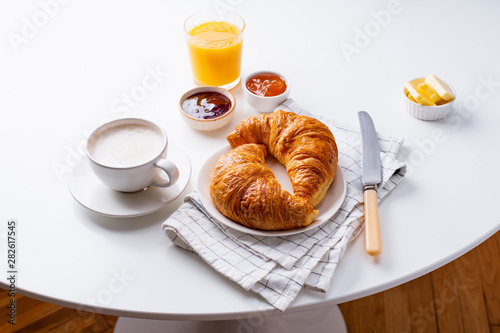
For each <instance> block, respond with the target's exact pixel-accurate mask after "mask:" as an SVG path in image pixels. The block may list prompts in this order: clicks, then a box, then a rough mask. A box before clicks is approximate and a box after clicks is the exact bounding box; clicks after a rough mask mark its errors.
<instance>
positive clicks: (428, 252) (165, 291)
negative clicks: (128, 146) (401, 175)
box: [0, 0, 500, 320]
mask: <svg viewBox="0 0 500 333" xmlns="http://www.w3.org/2000/svg"><path fill="white" fill-rule="evenodd" d="M211 8H214V9H216V10H220V11H224V10H234V11H236V12H237V13H239V14H240V15H241V16H242V17H243V18H244V19H245V22H246V29H245V37H244V38H245V39H244V47H243V63H242V71H243V76H245V75H246V74H248V73H250V72H253V71H257V70H266V69H267V70H275V71H278V72H281V73H283V74H284V75H285V76H286V77H287V78H288V79H289V80H290V82H291V95H290V97H292V98H293V99H294V100H295V101H297V102H298V103H299V104H301V105H302V106H303V107H304V108H305V109H307V110H308V111H310V112H312V113H316V114H322V115H325V116H327V117H329V118H331V119H335V120H340V121H342V122H345V123H350V124H352V125H353V126H358V120H357V112H358V111H360V110H366V111H368V112H369V113H370V115H371V116H372V118H373V120H374V122H375V125H376V128H377V130H378V131H379V132H382V133H388V134H392V135H395V136H399V137H403V138H404V139H405V142H404V145H403V147H402V149H401V151H400V153H399V155H398V159H400V160H401V161H403V162H405V163H406V164H407V168H408V169H407V170H408V172H407V175H406V177H405V179H404V181H403V182H402V183H401V184H400V185H398V186H397V187H396V188H395V189H394V191H392V192H391V193H390V194H389V195H388V196H387V197H386V198H385V199H384V200H383V202H382V203H381V204H380V206H379V216H380V229H381V238H382V246H383V250H382V253H381V255H380V256H379V257H378V258H376V259H374V258H372V257H370V256H368V255H367V254H366V253H365V251H364V244H363V239H362V237H358V238H357V239H355V240H354V242H353V243H352V244H351V245H350V247H349V248H348V250H347V251H346V254H345V256H344V258H343V259H342V261H341V262H340V264H339V265H338V268H337V271H336V273H335V275H334V277H333V280H332V283H331V287H330V289H329V290H328V292H327V293H319V292H315V291H311V290H302V291H301V292H300V293H299V295H298V297H297V298H296V299H295V300H294V302H293V303H292V304H291V305H290V308H289V310H288V311H292V312H293V311H299V310H304V309H312V308H315V307H321V306H325V305H329V304H337V303H341V302H344V301H349V300H353V299H356V298H359V297H363V296H366V295H370V294H373V293H376V292H379V291H382V290H385V289H388V288H391V287H393V286H396V285H399V284H401V283H404V282H406V281H408V280H411V279H413V278H416V277H419V276H421V275H423V274H425V273H427V272H429V271H432V270H434V269H436V268H438V267H440V266H442V265H444V264H446V263H447V262H449V261H451V260H453V259H455V258H457V257H458V256H460V255H462V254H463V253H465V252H467V251H468V250H470V249H471V248H473V247H474V246H476V245H478V244H479V243H480V242H482V241H483V240H485V239H486V238H488V237H489V236H490V235H492V234H493V233H494V232H496V231H497V230H499V228H500V220H499V218H498V216H497V215H496V214H495V211H494V210H493V211H492V210H491V208H492V207H495V205H496V203H497V201H498V194H495V193H497V192H496V190H497V189H498V187H499V186H500V182H499V178H497V177H496V176H495V175H494V172H495V171H496V170H498V169H499V168H500V158H499V154H498V141H499V134H498V133H499V131H498V130H495V126H497V125H498V123H497V122H499V121H500V113H499V112H498V108H499V106H500V62H499V61H498V59H499V55H500V45H499V44H498V43H497V42H496V39H495V38H496V33H497V32H498V31H500V21H499V20H498V18H497V13H498V12H500V4H499V3H497V2H494V1H489V2H487V3H481V4H480V5H479V4H476V3H472V2H467V3H465V2H463V3H462V2H460V3H458V2H454V1H441V2H439V3H435V2H431V1H419V2H410V1H398V0H389V1H376V2H370V3H362V2H341V1H332V2H321V3H313V2H307V1H293V2H291V1H273V2H269V1H251V2H250V1H241V0H216V1H208V2H207V1H189V2H181V1H161V2H159V1H140V2H139V1H123V0H122V1H107V2H102V1H62V0H53V1H46V2H3V3H2V4H1V5H0V22H1V23H0V29H1V35H2V36H3V39H2V41H3V42H2V47H1V51H0V52H1V53H0V57H1V60H2V61H1V62H0V72H1V73H2V74H1V79H0V96H1V98H0V109H1V112H2V121H1V122H0V142H1V143H0V145H1V152H2V162H1V165H0V170H1V172H0V179H1V182H0V184H1V189H2V190H1V191H0V206H1V210H0V221H1V222H2V223H1V227H0V228H1V230H0V237H1V240H2V244H6V243H8V240H9V238H8V237H9V235H8V232H9V229H8V227H9V225H8V223H9V222H12V221H13V222H14V223H15V227H16V232H17V233H16V250H17V251H16V258H15V259H16V266H15V269H16V270H17V279H16V281H15V288H16V291H17V292H19V293H21V294H24V295H27V296H31V297H34V298H37V299H40V300H44V301H47V302H51V303H56V304H61V305H65V306H69V307H73V308H80V309H86V310H90V311H96V312H102V313H107V314H113V315H121V316H131V317H142V318H155V319H178V320H184V319H185V320H189V319H191V320H197V319H231V318H236V317H237V316H238V315H241V314H251V313H258V312H273V311H275V310H273V308H272V307H271V306H270V305H269V304H268V303H266V302H265V301H264V300H263V299H261V298H260V297H259V296H258V295H256V294H254V293H252V292H247V291H245V290H243V289H242V288H241V287H240V286H238V285H236V284H235V283H233V282H230V281H229V280H228V279H226V278H224V277H223V276H222V275H220V274H219V273H217V272H216V271H215V270H213V269H212V268H211V267H210V266H209V265H207V264H206V263H205V262H203V260H201V259H200V258H199V257H198V256H197V255H195V254H193V253H190V252H187V251H185V250H183V249H180V248H178V247H176V246H175V245H173V244H172V243H171V242H170V240H169V239H168V238H167V237H166V236H165V235H164V234H163V231H162V229H161V224H162V222H163V221H165V220H166V219H167V218H168V217H169V216H170V215H171V214H172V212H174V211H175V210H176V209H177V208H178V207H179V206H180V205H181V204H182V202H183V197H184V196H185V195H186V194H188V193H189V192H190V191H192V190H193V189H195V188H196V180H197V175H198V173H199V171H200V167H201V165H202V163H203V162H204V161H205V160H206V159H207V158H208V157H209V156H210V155H211V154H212V153H213V152H214V151H216V150H217V149H219V148H220V147H222V146H224V145H225V144H226V141H225V136H226V135H227V134H228V133H229V132H230V131H231V130H232V129H233V128H234V126H236V124H237V123H238V122H239V121H240V120H242V119H243V118H246V117H248V116H252V115H256V114H258V112H257V111H255V110H254V109H252V108H251V107H250V106H249V105H248V104H247V103H246V101H245V100H244V97H243V93H242V89H241V84H240V85H238V86H237V87H236V88H234V89H232V92H233V93H234V95H235V97H236V100H237V103H236V110H235V116H234V119H233V120H232V122H231V123H230V124H228V125H227V126H225V127H223V128H221V129H219V130H216V131H212V132H201V131H196V130H194V129H191V128H190V127H189V126H188V125H187V124H185V123H184V122H183V120H182V119H181V116H180V114H179V112H178V109H177V103H178V100H179V98H180V96H181V95H182V94H183V93H184V92H185V91H187V90H188V89H190V88H192V87H194V82H193V80H192V76H191V70H190V65H189V57H188V54H187V47H186V45H185V40H184V35H183V34H184V31H183V22H184V20H185V19H186V18H187V17H188V16H189V15H190V14H192V13H193V12H197V11H200V10H204V9H211ZM429 74H435V75H437V76H439V77H441V78H442V79H444V80H445V81H446V82H448V83H450V84H451V85H452V86H453V88H454V89H455V91H456V92H457V100H456V102H455V111H454V113H452V114H451V115H449V116H448V117H446V118H445V119H443V120H441V121H435V122H425V121H420V120H417V119H415V118H412V117H411V116H410V115H408V114H407V113H406V111H405V108H404V98H405V97H404V95H403V84H404V82H405V81H407V80H410V79H413V78H418V77H425V76H427V75H429ZM121 117H139V118H146V119H149V120H153V121H154V122H156V123H157V124H159V125H160V126H161V127H162V128H164V129H165V131H166V132H167V133H168V136H169V139H170V143H171V144H172V145H175V146H176V147H178V148H179V149H180V150H181V151H182V152H184V153H185V155H186V156H187V157H188V158H189V161H190V164H191V168H192V173H191V178H190V180H189V183H188V184H187V187H186V188H185V189H184V191H182V193H179V194H180V195H179V196H178V198H177V199H175V200H173V201H171V202H169V203H168V204H166V205H165V206H164V207H163V208H161V209H160V210H158V211H156V212H153V213H151V214H147V215H145V216H141V217H132V218H113V217H107V216H103V215H101V214H98V213H95V212H92V211H90V210H88V209H86V208H84V207H82V206H81V205H80V204H79V203H77V202H76V201H75V200H74V199H73V197H72V195H71V194H70V191H69V190H68V182H69V181H70V179H71V177H72V176H73V175H74V174H75V173H76V172H78V170H79V169H80V168H82V167H83V165H84V164H85V163H86V161H85V156H84V150H83V147H84V144H85V141H86V138H87V136H88V135H89V134H90V133H91V132H92V130H93V129H94V128H95V127H97V126H98V125H99V124H101V123H103V122H106V121H108V120H112V119H116V118H121ZM492 172H493V173H492ZM2 246H3V249H4V250H3V251H2V253H3V257H2V258H0V272H1V273H0V287H2V288H7V289H8V288H9V286H10V281H8V280H7V278H8V274H7V272H8V271H9V267H8V255H7V251H6V250H5V249H6V245H2Z"/></svg>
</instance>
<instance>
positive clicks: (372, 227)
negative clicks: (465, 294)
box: [358, 111, 382, 256]
mask: <svg viewBox="0 0 500 333" xmlns="http://www.w3.org/2000/svg"><path fill="white" fill-rule="evenodd" d="M358 118H359V124H360V128H361V147H362V182H363V199H364V212H365V248H366V253H368V254H369V255H371V256H377V255H379V254H380V252H381V250H382V247H381V242H380V228H379V220H378V202H377V185H378V184H380V182H381V181H382V167H381V164H380V147H379V144H378V140H377V132H376V130H375V125H374V124H373V120H372V118H371V117H370V115H369V114H368V112H366V111H359V112H358Z"/></svg>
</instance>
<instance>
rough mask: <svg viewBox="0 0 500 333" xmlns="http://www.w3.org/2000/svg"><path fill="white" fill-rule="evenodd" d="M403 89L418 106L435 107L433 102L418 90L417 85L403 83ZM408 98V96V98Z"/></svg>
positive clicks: (423, 92)
mask: <svg viewBox="0 0 500 333" xmlns="http://www.w3.org/2000/svg"><path fill="white" fill-rule="evenodd" d="M405 88H406V90H408V92H409V95H411V96H412V97H413V99H414V100H415V101H417V103H418V104H420V105H435V104H434V102H432V100H431V99H430V98H429V96H428V95H427V94H426V93H425V91H423V90H422V89H420V88H419V87H418V86H417V85H415V84H413V83H411V82H408V81H407V82H406V83H405ZM408 98H409V96H408Z"/></svg>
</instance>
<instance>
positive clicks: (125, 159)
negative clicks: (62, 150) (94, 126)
mask: <svg viewBox="0 0 500 333" xmlns="http://www.w3.org/2000/svg"><path fill="white" fill-rule="evenodd" d="M163 145H164V141H163V136H162V134H161V133H159V132H158V131H157V130H156V129H153V128H150V127H147V126H144V125H140V124H124V125H117V126H113V127H111V128H108V129H105V130H104V131H102V132H100V133H95V134H94V136H93V137H92V138H91V141H90V142H89V146H88V148H89V153H90V155H91V156H92V157H93V158H94V159H95V160H96V161H97V162H99V163H100V164H103V165H106V166H110V167H131V166H136V165H141V164H143V163H146V162H148V161H150V160H152V159H153V158H155V157H156V156H158V154H160V153H161V151H162V149H163Z"/></svg>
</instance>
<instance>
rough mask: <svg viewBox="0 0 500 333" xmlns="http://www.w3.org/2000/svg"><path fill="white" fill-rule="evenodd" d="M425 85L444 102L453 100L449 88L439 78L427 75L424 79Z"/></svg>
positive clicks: (453, 96)
mask: <svg viewBox="0 0 500 333" xmlns="http://www.w3.org/2000/svg"><path fill="white" fill-rule="evenodd" d="M425 83H426V84H427V85H428V86H429V87H430V88H432V89H434V90H435V91H436V93H437V94H438V95H439V96H440V97H441V98H442V99H444V100H445V101H451V100H452V99H454V98H455V95H454V94H453V92H452V91H451V89H450V87H448V86H447V85H446V83H444V82H443V81H442V80H441V79H440V78H438V77H437V76H435V75H432V74H431V75H429V76H428V77H426V78H425Z"/></svg>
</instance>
